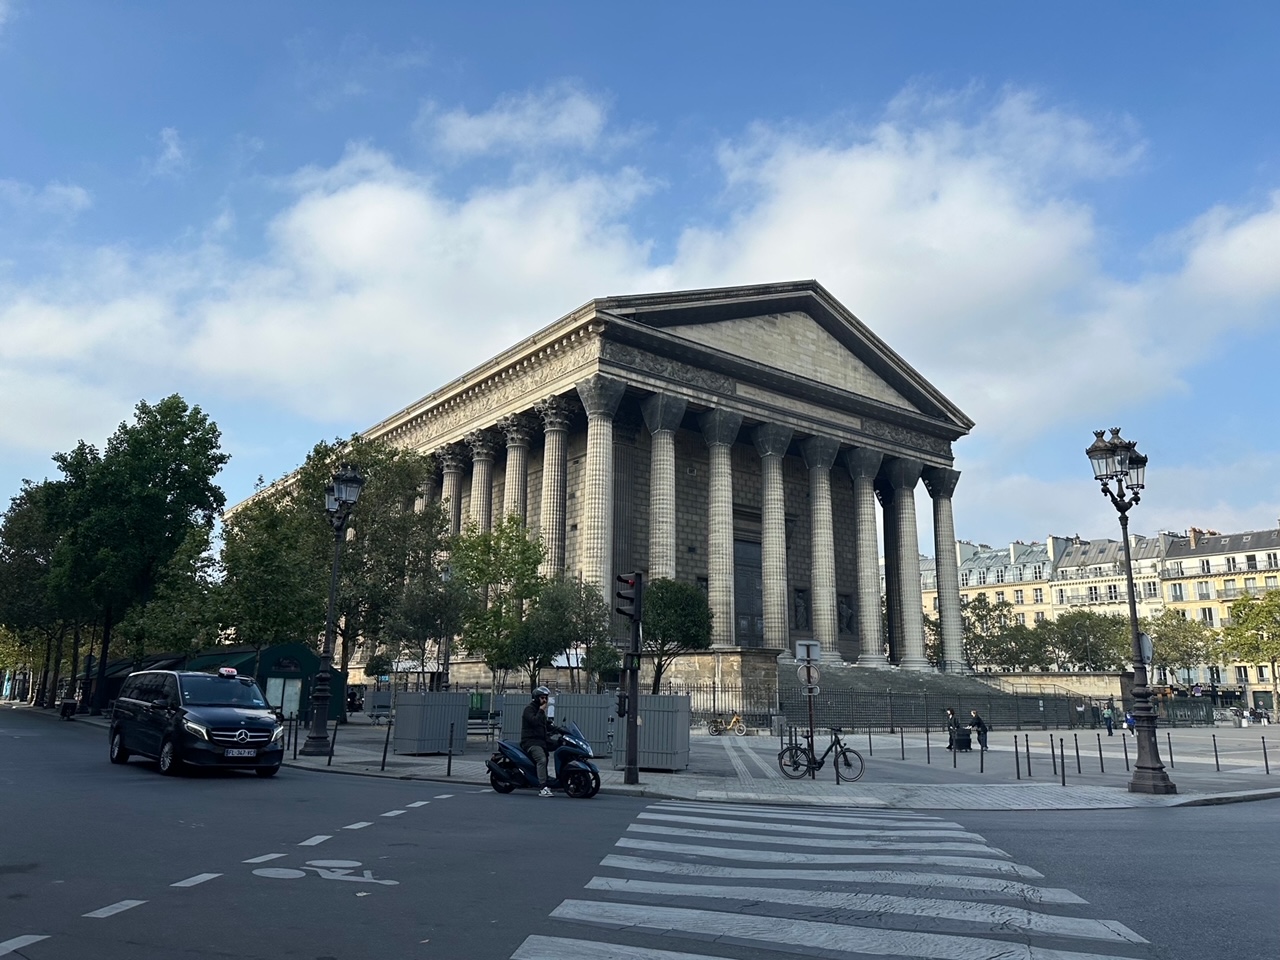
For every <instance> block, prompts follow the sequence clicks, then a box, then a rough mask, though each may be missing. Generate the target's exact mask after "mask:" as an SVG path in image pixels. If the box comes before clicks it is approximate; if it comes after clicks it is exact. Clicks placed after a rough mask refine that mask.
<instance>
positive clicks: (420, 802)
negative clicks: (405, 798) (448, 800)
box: [405, 800, 431, 807]
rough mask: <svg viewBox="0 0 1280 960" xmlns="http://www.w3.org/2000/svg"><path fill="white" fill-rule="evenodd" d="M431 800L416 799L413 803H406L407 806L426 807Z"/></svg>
mask: <svg viewBox="0 0 1280 960" xmlns="http://www.w3.org/2000/svg"><path fill="white" fill-rule="evenodd" d="M430 802H431V801H430V800H415V801H413V803H406V804H405V806H406V807H425V806H426V805H427V804H428V803H430Z"/></svg>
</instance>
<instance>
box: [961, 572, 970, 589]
mask: <svg viewBox="0 0 1280 960" xmlns="http://www.w3.org/2000/svg"><path fill="white" fill-rule="evenodd" d="M968 585H969V571H968V570H961V571H960V586H962V587H967V586H968Z"/></svg>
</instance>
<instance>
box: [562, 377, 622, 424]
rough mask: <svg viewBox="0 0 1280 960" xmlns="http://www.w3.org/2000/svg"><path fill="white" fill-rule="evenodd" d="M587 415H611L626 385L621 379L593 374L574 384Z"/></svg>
mask: <svg viewBox="0 0 1280 960" xmlns="http://www.w3.org/2000/svg"><path fill="white" fill-rule="evenodd" d="M574 389H576V390H577V391H578V397H579V399H581V400H582V405H583V406H584V407H586V408H587V416H588V417H612V416H613V415H614V413H615V412H617V409H618V404H619V403H620V402H621V401H622V394H623V392H624V391H625V390H626V389H627V385H626V384H625V383H623V382H622V381H621V380H615V379H613V378H612V377H606V376H602V375H601V374H598V373H597V374H595V375H594V376H590V377H587V379H585V380H580V381H578V382H577V383H576V384H574Z"/></svg>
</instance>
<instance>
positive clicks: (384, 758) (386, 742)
mask: <svg viewBox="0 0 1280 960" xmlns="http://www.w3.org/2000/svg"><path fill="white" fill-rule="evenodd" d="M389 746H391V718H390V717H387V736H386V739H385V740H383V741H382V766H381V767H379V768H378V769H379V770H386V769H387V747H389Z"/></svg>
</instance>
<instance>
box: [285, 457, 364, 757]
mask: <svg viewBox="0 0 1280 960" xmlns="http://www.w3.org/2000/svg"><path fill="white" fill-rule="evenodd" d="M363 486H364V477H362V476H360V471H359V470H357V469H356V468H355V467H353V466H351V465H350V464H349V463H344V464H343V465H342V466H341V467H339V468H338V472H337V473H335V474H334V475H333V482H331V483H330V484H329V486H327V487H325V489H324V512H325V514H326V515H327V516H328V517H329V523H330V525H331V526H332V527H333V573H332V575H331V576H330V577H329V616H328V617H327V619H326V620H325V626H324V649H323V650H321V652H320V672H319V673H317V674H316V681H315V683H314V684H313V685H312V687H311V730H310V731H309V732H308V733H307V739H306V741H305V742H304V743H303V744H302V748H301V749H300V750H299V751H298V752H299V753H301V754H303V755H304V756H308V757H323V756H325V755H326V754H328V752H329V697H330V693H329V674H330V672H331V671H332V669H333V642H334V634H335V632H336V628H337V619H336V618H337V606H338V569H339V563H340V562H341V560H342V541H343V540H344V539H346V533H347V521H348V520H349V519H350V518H351V509H352V507H354V506H355V505H356V501H357V500H359V499H360V489H361V488H362V487H363Z"/></svg>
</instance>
